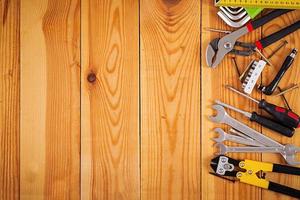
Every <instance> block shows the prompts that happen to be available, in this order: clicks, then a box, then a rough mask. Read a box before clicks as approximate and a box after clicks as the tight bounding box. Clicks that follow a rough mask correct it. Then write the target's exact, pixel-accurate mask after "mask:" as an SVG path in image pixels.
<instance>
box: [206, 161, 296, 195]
mask: <svg viewBox="0 0 300 200" xmlns="http://www.w3.org/2000/svg"><path fill="white" fill-rule="evenodd" d="M210 166H211V167H212V169H213V170H214V172H215V175H217V176H220V177H224V176H225V177H230V178H231V179H238V180H239V181H240V182H242V183H247V184H250V185H254V186H257V187H260V188H263V189H268V190H271V191H274V192H279V193H281V194H285V195H289V196H292V197H296V198H300V190H297V189H294V188H291V187H288V186H285V185H281V184H278V183H274V182H271V181H268V180H266V179H265V173H261V172H277V173H284V174H292V175H298V176H299V175H300V168H296V167H291V166H286V165H280V164H273V163H265V162H258V161H253V160H235V159H233V158H230V157H227V156H224V155H220V156H218V157H215V158H213V159H212V160H211V163H210ZM261 174H262V175H261Z"/></svg>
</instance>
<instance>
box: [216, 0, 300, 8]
mask: <svg viewBox="0 0 300 200" xmlns="http://www.w3.org/2000/svg"><path fill="white" fill-rule="evenodd" d="M215 5H216V6H232V7H250V8H251V7H256V8H257V7H259V8H276V9H300V0H215Z"/></svg>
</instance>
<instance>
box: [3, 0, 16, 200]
mask: <svg viewBox="0 0 300 200" xmlns="http://www.w3.org/2000/svg"><path fill="white" fill-rule="evenodd" d="M19 6H20V2H19V0H12V1H2V2H1V5H0V7H1V9H0V17H1V18H0V111H1V112H0V174H1V175H0V199H19V180H20V176H19V175H20V174H19V167H20V155H19V146H20V143H19V138H20V128H19V123H20V117H19V114H20V110H19V108H20V106H19V100H20V63H19V58H20V56H19V54H20V40H19V32H20V29H19V27H20V26H19V25H20V17H19V15H20V12H19Z"/></svg>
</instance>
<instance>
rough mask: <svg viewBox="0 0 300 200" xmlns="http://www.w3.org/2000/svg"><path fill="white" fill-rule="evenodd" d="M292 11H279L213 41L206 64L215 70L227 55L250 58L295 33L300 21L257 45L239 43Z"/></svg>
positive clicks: (257, 42) (208, 49)
mask: <svg viewBox="0 0 300 200" xmlns="http://www.w3.org/2000/svg"><path fill="white" fill-rule="evenodd" d="M291 11H292V10H283V9H277V10H274V11H272V12H270V13H268V14H267V15H265V16H263V17H261V18H259V19H256V20H254V21H252V22H249V23H248V24H247V25H246V26H244V27H242V28H240V29H238V30H236V31H234V32H232V33H230V34H228V35H226V36H224V37H222V38H216V39H214V40H212V41H211V42H210V43H209V45H208V47H207V49H206V63H207V65H208V66H209V67H212V68H215V67H216V66H217V65H219V64H220V62H221V61H222V60H223V58H224V57H225V55H226V54H228V53H232V54H236V55H241V56H249V55H251V54H253V53H254V51H258V50H262V49H264V48H266V47H268V46H269V45H271V44H273V43H275V42H277V41H278V40H280V39H282V38H284V37H285V36H287V35H289V34H291V33H293V32H295V31H296V30H298V29H299V28H300V20H299V21H297V22H296V23H294V24H292V25H290V26H288V27H285V28H283V29H281V30H279V31H277V32H275V33H273V34H271V35H269V36H267V37H265V38H263V39H261V40H259V41H256V42H255V43H245V42H239V41H237V40H238V39H239V38H241V37H242V36H244V35H246V34H248V33H250V32H252V31H253V30H255V29H257V28H259V27H261V26H263V25H264V24H266V23H268V22H270V21H271V20H273V19H275V18H277V17H279V16H281V15H283V14H285V13H288V12H291ZM235 47H241V48H244V49H243V50H239V49H235Z"/></svg>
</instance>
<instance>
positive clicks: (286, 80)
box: [262, 11, 300, 200]
mask: <svg viewBox="0 0 300 200" xmlns="http://www.w3.org/2000/svg"><path fill="white" fill-rule="evenodd" d="M299 17H300V11H294V12H292V13H289V14H286V15H284V16H281V17H280V18H278V19H276V20H274V21H272V23H268V24H266V25H265V26H264V27H263V34H264V35H269V34H271V33H274V32H276V31H278V30H280V29H282V28H284V27H286V26H288V25H289V24H292V23H294V22H296V21H297V20H298V19H299ZM284 39H285V40H287V41H288V45H287V46H286V48H284V49H282V50H281V51H280V52H278V53H277V54H276V55H275V56H274V57H273V58H272V60H271V62H272V63H273V64H274V67H273V68H270V67H269V68H267V69H266V70H265V71H264V75H263V80H262V83H263V84H264V85H268V84H269V83H270V82H271V81H272V80H273V78H274V77H275V75H276V73H277V72H278V71H279V69H280V67H281V65H282V63H283V61H284V59H285V58H286V56H287V55H288V54H289V53H290V52H291V50H292V49H293V48H297V49H300V45H299V40H300V31H297V32H296V33H293V34H291V35H290V36H288V37H286V38H284ZM279 44H280V42H277V43H275V44H273V45H272V46H270V47H268V48H267V49H266V50H265V54H266V55H268V54H270V53H271V52H272V51H273V50H274V49H275V48H276V47H277V46H278V45H279ZM299 64H300V55H298V56H297V57H296V60H295V62H294V63H293V65H292V67H291V68H290V69H289V71H288V72H287V73H286V75H285V76H284V77H283V79H282V81H281V82H280V84H279V86H280V87H281V88H282V89H284V88H287V87H289V86H290V85H292V84H293V83H298V84H299V74H300V69H299ZM276 92H277V93H278V91H276ZM285 96H286V98H287V100H288V102H289V104H290V106H291V108H292V109H293V111H295V112H296V113H298V114H300V105H299V98H300V91H299V89H298V90H294V91H293V92H291V93H288V94H286V95H285ZM264 98H265V99H267V100H268V101H269V102H271V103H274V104H276V105H280V106H283V107H284V106H285V104H284V102H283V100H282V98H281V97H266V96H264ZM263 133H264V134H266V135H268V136H269V137H271V138H273V139H275V140H276V141H279V142H280V143H282V144H293V145H296V146H300V130H299V129H297V130H296V132H295V135H294V136H293V137H292V138H288V137H285V136H282V135H280V134H277V133H275V132H273V131H270V130H267V129H263ZM262 159H263V161H266V162H272V163H280V164H286V162H285V160H284V159H283V158H282V157H281V156H280V155H276V154H265V155H263V156H262ZM297 160H300V156H298V157H297ZM267 178H268V179H271V180H272V181H274V182H277V183H281V184H284V185H287V186H290V187H294V188H296V189H300V177H299V176H293V175H286V174H275V173H272V174H268V176H267ZM262 197H263V199H274V200H283V199H284V200H289V199H294V198H289V197H288V196H286V195H280V194H278V193H275V192H270V191H266V190H264V191H263V193H262Z"/></svg>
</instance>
